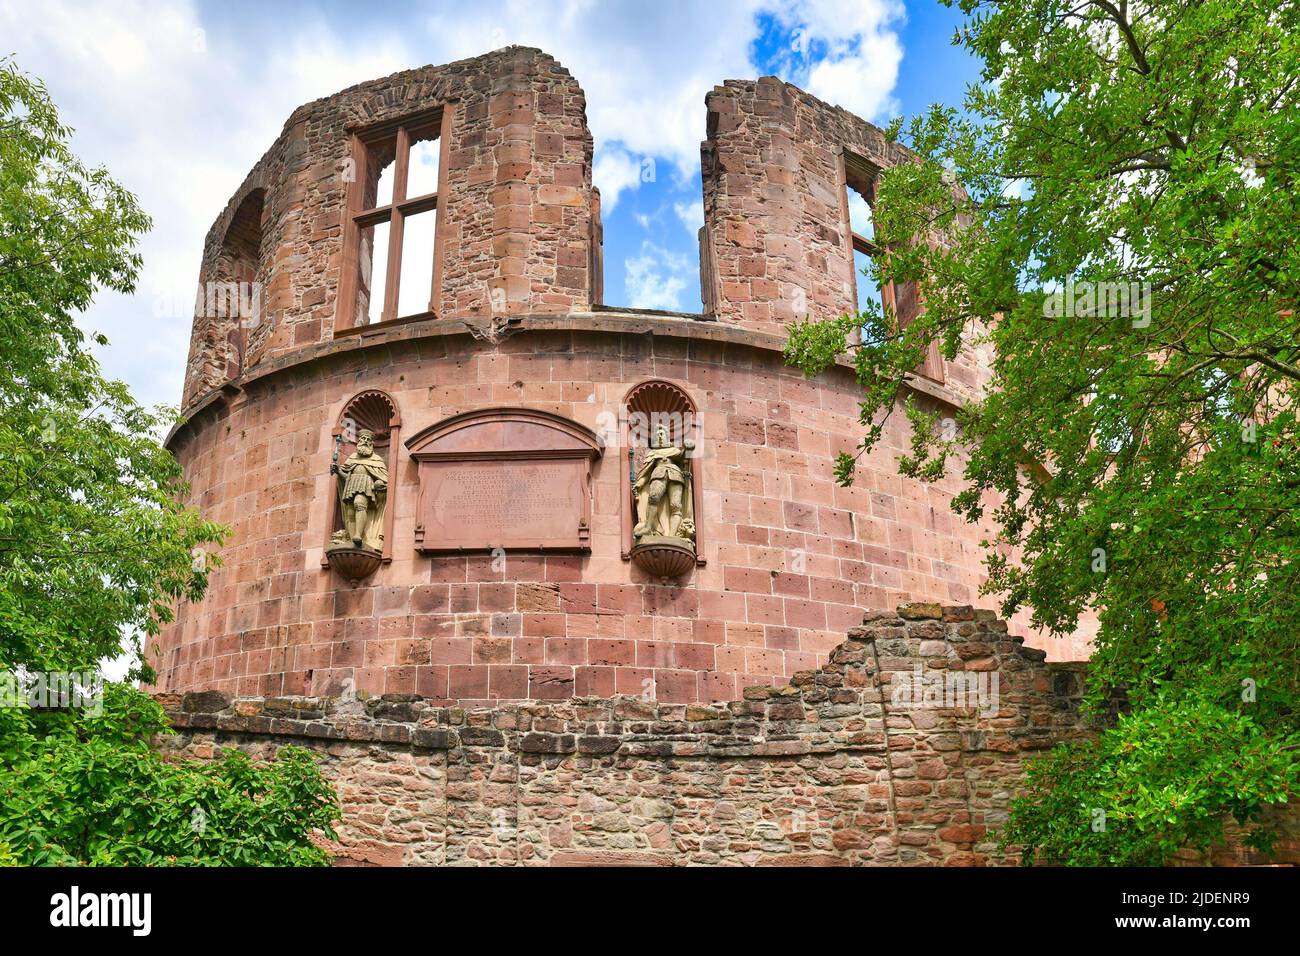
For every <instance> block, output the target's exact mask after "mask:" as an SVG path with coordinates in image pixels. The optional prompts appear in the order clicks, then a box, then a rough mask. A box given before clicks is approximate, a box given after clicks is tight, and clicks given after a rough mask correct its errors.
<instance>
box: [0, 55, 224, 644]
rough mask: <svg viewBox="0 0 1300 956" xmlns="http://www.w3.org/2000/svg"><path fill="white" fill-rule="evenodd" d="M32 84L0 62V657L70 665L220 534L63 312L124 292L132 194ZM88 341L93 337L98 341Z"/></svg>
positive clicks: (141, 614) (193, 583)
mask: <svg viewBox="0 0 1300 956" xmlns="http://www.w3.org/2000/svg"><path fill="white" fill-rule="evenodd" d="M69 135H70V130H68V129H67V128H66V127H64V126H62V125H60V123H59V119H58V114H57V112H56V110H55V107H54V104H53V103H52V102H51V101H50V99H49V97H48V95H47V94H46V93H45V90H44V88H43V87H42V86H41V85H40V84H39V83H38V82H36V81H34V80H32V79H30V78H29V77H27V76H25V75H23V74H21V73H20V72H18V70H17V68H16V67H15V66H14V64H13V63H12V62H9V61H0V666H5V665H8V666H13V665H15V664H26V665H29V666H33V667H63V668H68V669H73V668H75V669H80V668H83V667H86V666H89V665H93V664H94V662H96V661H97V660H99V659H100V658H101V657H105V656H115V655H116V654H117V653H118V650H119V647H120V645H121V642H122V634H123V632H124V630H125V631H128V632H129V633H132V634H134V633H137V632H144V633H146V634H148V633H153V632H155V631H156V630H157V627H158V625H159V623H160V622H163V621H166V620H168V619H169V618H170V616H171V610H170V608H171V606H172V604H173V603H174V602H175V601H176V600H177V599H180V598H190V599H193V598H196V597H198V596H199V595H201V594H202V592H203V588H204V587H205V586H206V582H207V572H208V564H207V562H206V561H196V560H195V553H196V552H195V549H200V548H202V547H203V546H204V545H207V544H209V543H211V542H214V541H217V540H218V539H219V537H220V529H219V528H218V527H217V526H216V525H213V524H211V523H209V522H206V521H203V520H202V519H201V518H200V517H199V516H198V515H197V513H195V512H193V511H191V510H189V509H186V508H184V507H183V506H182V505H181V504H180V501H179V494H180V492H181V491H182V490H183V489H182V486H181V484H180V468H179V466H178V464H177V463H176V460H175V458H173V457H172V456H171V454H170V453H169V452H168V451H167V450H166V449H164V448H163V447H162V446H161V445H160V444H159V443H158V441H157V437H156V433H157V432H158V431H159V429H160V428H161V427H162V426H164V425H165V424H166V423H167V422H168V421H170V420H174V416H168V415H167V414H166V412H165V411H164V410H163V409H156V410H153V411H149V410H146V409H143V408H141V407H140V406H139V405H137V404H136V403H135V401H134V400H133V399H132V398H131V396H130V394H129V393H128V392H127V389H126V387H125V386H124V385H123V384H122V383H120V382H114V381H108V380H106V379H105V378H104V377H103V376H102V375H101V374H100V370H99V365H98V363H97V362H96V361H95V358H94V356H93V355H92V354H91V353H90V351H89V349H88V348H87V347H86V345H87V343H86V342H85V337H84V335H83V333H82V332H81V330H80V329H78V328H77V326H76V323H75V321H74V314H75V313H77V312H79V311H81V310H84V309H85V308H86V307H87V306H89V305H90V303H91V301H92V299H93V297H94V294H95V291H96V289H97V288H99V287H101V286H102V287H106V288H109V289H113V290H116V291H119V292H130V291H131V290H132V289H133V288H134V284H135V280H136V275H137V273H138V271H139V268H140V257H139V255H138V254H136V253H135V252H134V251H132V250H133V245H134V241H135V237H136V236H137V235H139V234H140V233H141V232H143V231H144V230H146V229H148V227H149V224H150V223H149V219H148V217H147V216H145V214H144V213H143V212H142V211H141V210H140V208H139V206H138V205H137V203H136V200H135V197H134V196H132V195H131V194H130V193H129V192H127V191H126V190H125V189H123V188H122V187H121V186H120V185H118V184H117V183H116V182H114V181H113V180H112V179H111V178H110V177H109V175H108V173H107V172H106V171H105V170H103V169H93V170H92V169H87V168H86V167H85V166H84V165H82V163H81V162H80V161H79V160H78V159H77V158H76V157H75V156H73V155H72V153H71V152H70V150H69V149H68V147H67V143H66V140H67V138H68V136H69ZM101 344H103V343H102V340H101Z"/></svg>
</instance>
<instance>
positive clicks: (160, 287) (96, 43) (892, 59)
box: [0, 0, 901, 404]
mask: <svg viewBox="0 0 1300 956" xmlns="http://www.w3.org/2000/svg"><path fill="white" fill-rule="evenodd" d="M33 6H34V5H33ZM760 13H767V14H770V15H771V16H773V17H775V18H777V20H778V21H779V22H781V23H783V24H786V25H788V26H790V27H792V28H793V27H795V26H798V27H799V28H801V29H803V30H804V32H805V34H806V36H807V37H809V38H810V39H811V40H812V41H813V42H812V47H811V48H810V53H811V54H812V55H811V56H809V57H804V56H802V55H801V54H798V52H797V51H793V52H792V56H791V58H788V61H783V62H782V63H781V64H778V65H779V66H780V72H781V73H782V75H784V76H786V77H787V78H788V79H790V80H791V81H793V82H796V83H801V85H806V86H808V87H809V88H810V89H811V90H812V92H814V93H816V94H817V95H820V96H823V97H826V98H828V99H832V100H834V101H836V102H841V103H842V104H843V105H845V106H847V107H849V108H851V109H855V110H857V111H859V112H862V113H864V114H865V115H867V116H868V117H870V116H871V115H873V114H874V112H875V111H877V110H879V109H883V108H885V106H884V105H883V104H886V103H887V100H888V94H889V90H890V89H891V88H892V85H893V83H894V79H895V76H896V72H897V59H898V56H899V55H901V53H900V51H899V47H898V43H897V39H896V38H895V37H894V35H893V33H892V32H891V30H892V26H893V25H895V24H896V23H897V22H899V19H900V17H901V8H900V7H899V6H898V5H897V3H896V2H895V0H852V2H849V3H830V2H826V0H798V2H796V3H794V5H793V6H788V5H787V4H784V3H782V2H780V0H715V2H713V3H710V4H708V5H704V4H698V3H695V2H691V0H667V2H664V3H660V4H650V5H648V4H644V3H641V2H640V0H621V2H615V0H609V2H600V3H597V2H596V0H555V2H552V3H539V2H536V0H484V2H481V3H478V4H475V5H473V6H472V7H469V6H461V5H457V6H455V7H451V6H439V7H438V8H437V12H435V13H433V14H428V15H424V18H423V19H413V17H418V16H420V15H417V14H405V15H402V14H398V13H390V14H385V15H382V16H381V15H380V14H378V13H375V14H374V15H373V16H369V17H367V18H365V22H364V23H363V24H361V25H360V26H358V25H357V24H356V23H354V22H353V21H352V20H351V19H350V18H351V15H352V14H351V13H350V12H349V11H348V10H346V9H344V10H341V11H340V12H339V14H338V16H337V17H335V16H334V15H333V14H330V13H328V12H327V11H323V12H320V13H314V14H313V13H310V12H303V11H302V10H300V9H299V10H294V11H293V12H286V11H284V10H283V9H278V8H272V7H267V8H252V9H251V10H249V9H242V8H241V9H239V10H236V11H231V10H228V9H226V8H223V7H219V6H213V7H206V6H205V7H202V8H199V7H198V6H196V4H194V3H193V2H190V0H173V2H171V3H147V2H145V0H121V2H119V3H116V4H114V5H113V6H112V8H111V9H105V8H103V7H96V6H90V5H86V4H83V3H74V2H72V0H47V2H44V3H42V4H40V5H39V8H35V9H33V8H28V7H27V5H23V4H18V3H8V4H0V36H4V37H5V38H6V41H7V43H6V44H5V47H4V49H5V50H6V51H8V50H13V51H16V53H17V60H18V64H19V66H20V68H22V69H24V70H26V71H27V72H29V73H33V74H35V75H37V76H39V77H41V78H42V79H44V80H45V81H46V83H47V84H48V86H49V89H50V92H51V94H52V96H53V97H54V100H55V102H56V103H57V104H58V105H59V106H60V108H61V111H62V114H63V118H64V120H65V122H67V123H68V124H69V125H72V126H73V127H75V128H76V130H77V133H76V136H75V137H74V140H73V148H74V150H75V151H76V152H77V153H78V154H79V155H81V156H82V157H83V158H84V159H85V160H86V161H87V162H90V163H92V164H103V165H105V166H107V167H108V169H109V170H110V172H111V173H112V174H113V175H114V176H115V177H116V178H118V179H119V180H121V181H122V182H123V183H124V184H125V185H126V186H127V187H128V188H130V189H132V190H133V191H135V192H136V193H137V194H138V195H139V197H140V199H141V202H142V203H143V204H144V206H145V209H146V211H148V212H149V213H150V214H151V215H152V216H153V219H154V231H153V232H152V233H150V234H149V235H148V236H147V237H145V238H144V239H143V241H142V244H141V252H142V254H143V256H144V260H145V267H144V271H143V273H142V275H141V278H140V282H139V287H138V288H139V291H138V293H137V294H136V295H135V296H133V297H128V296H120V295H115V294H103V295H101V296H100V297H99V300H98V301H97V302H96V304H95V305H94V306H93V307H92V309H91V310H90V312H89V313H88V315H87V316H86V317H85V319H84V323H83V324H84V325H85V326H86V327H88V328H93V329H95V330H98V331H103V332H104V333H106V334H107V335H108V336H109V338H110V340H111V341H112V343H113V345H112V347H111V348H110V349H108V350H107V352H106V353H105V354H104V356H103V360H104V364H105V367H106V369H107V371H108V372H109V373H110V374H112V375H114V376H117V377H120V378H123V379H125V380H126V381H127V382H128V383H129V384H130V385H131V387H132V389H133V391H134V393H135V394H136V396H137V397H138V398H139V399H140V400H141V401H143V402H146V403H154V402H170V403H173V404H174V403H176V402H177V401H178V399H179V396H180V390H181V380H182V376H183V372H184V365H185V356H186V354H187V352H188V349H189V336H190V317H189V314H188V312H182V313H180V314H176V313H175V312H169V314H168V315H167V316H166V317H164V318H155V317H154V314H153V313H154V307H153V306H154V302H155V299H156V298H157V297H158V296H159V295H160V294H161V295H169V296H172V297H173V298H176V299H178V300H179V301H182V302H186V301H192V299H193V290H194V288H195V282H196V281H197V272H198V264H199V257H200V255H201V253H202V247H203V240H204V236H205V235H206V233H207V230H208V228H209V227H210V226H211V224H212V222H213V220H214V219H215V218H216V216H217V215H218V214H219V213H220V212H221V210H222V209H223V208H224V207H225V204H226V202H227V200H228V199H229V198H230V196H231V194H232V193H233V191H234V190H235V189H236V188H237V187H238V185H239V183H240V182H242V180H243V179H244V177H245V175H246V174H247V172H248V171H249V169H250V168H251V167H252V166H253V164H254V163H256V162H257V160H258V159H259V158H260V157H261V155H262V154H263V152H265V150H266V149H267V148H268V147H269V146H270V145H271V143H272V142H273V141H274V139H275V137H276V135H278V133H279V131H280V129H281V128H282V126H283V124H284V121H285V120H286V119H287V118H288V117H289V114H290V113H291V112H292V111H293V110H294V109H295V108H296V107H297V106H299V105H301V104H302V103H305V102H308V101H310V100H312V99H315V98H317V97H321V96H328V95H330V94H332V93H335V92H337V91H338V90H340V89H343V88H345V87H347V86H350V85H352V84H354V83H357V82H360V81H363V80H367V79H373V78H376V77H380V76H384V75H386V74H388V73H392V72H395V71H397V70H401V69H409V68H412V67H415V66H419V65H422V64H425V63H446V62H449V61H451V60H455V59H460V58H464V57H469V56H474V55H476V54H479V53H483V52H486V51H488V50H491V49H496V48H499V47H502V46H505V45H507V44H511V43H520V44H526V45H530V46H537V47H541V48H542V49H544V50H546V51H547V52H549V53H551V54H552V55H554V56H555V57H556V58H557V59H558V60H559V61H560V62H561V63H563V64H564V66H565V67H567V68H568V69H569V71H570V72H571V73H572V74H573V75H574V76H575V77H576V78H577V79H578V81H579V82H580V83H581V84H582V87H583V89H584V91H585V92H586V95H587V117H588V122H589V124H590V126H591V129H592V132H593V135H594V137H595V147H596V154H595V162H594V170H593V173H594V177H595V180H596V183H597V184H598V185H599V186H600V187H601V191H602V199H603V202H604V208H605V210H606V211H607V212H608V211H612V210H613V209H614V208H615V206H616V205H617V203H618V202H619V201H620V198H621V197H622V195H623V194H624V193H625V192H626V191H627V190H636V189H639V188H640V187H641V184H642V183H643V182H644V181H645V176H644V173H645V171H646V166H645V165H644V163H645V162H646V161H647V160H650V161H656V160H657V161H658V169H657V175H658V176H659V177H661V178H662V177H665V176H667V177H669V178H672V179H675V180H676V184H677V186H679V187H680V186H681V185H683V184H685V183H686V182H688V181H689V180H691V179H692V178H693V177H694V176H695V174H696V173H697V171H698V168H699V166H698V164H699V143H700V140H701V139H703V137H704V132H705V131H704V122H705V113H704V97H705V94H706V93H707V92H708V91H709V90H710V89H712V88H713V87H714V86H715V85H717V84H719V83H721V82H722V81H723V80H724V79H728V78H745V77H755V76H758V75H760V74H761V73H764V72H770V69H764V68H763V67H762V66H760V65H758V64H756V63H754V62H753V59H752V57H753V55H754V50H755V46H754V43H755V41H756V40H757V39H758V36H759V30H760V25H759V22H758V19H757V15H758V14H760ZM822 60H825V61H826V62H825V63H823V62H821V61H822ZM683 205H684V206H686V207H688V208H689V210H690V216H691V219H690V223H698V221H699V215H698V213H697V212H696V210H695V208H694V207H695V206H696V205H697V204H694V203H690V204H683ZM674 211H675V212H678V215H679V216H683V213H682V212H681V211H678V210H677V209H676V206H674ZM682 221H683V223H684V224H688V225H689V223H687V220H686V218H684V217H683V219H682ZM626 266H627V269H628V276H629V283H630V284H629V294H631V295H634V296H636V297H637V298H638V299H639V300H640V301H639V304H641V305H645V306H647V307H652V306H651V303H652V302H653V303H655V304H656V305H655V306H654V307H669V308H670V307H672V305H673V304H675V303H676V302H677V300H678V297H679V294H680V293H681V291H682V290H683V289H684V288H685V286H686V282H687V280H686V279H685V278H683V277H682V276H681V275H680V274H679V273H680V270H679V269H678V268H677V267H676V266H675V265H674V264H672V263H670V262H668V261H667V260H666V259H664V258H663V257H662V256H657V257H656V256H654V255H652V256H650V258H649V259H647V257H646V253H645V251H644V250H643V253H642V255H641V256H638V257H637V258H636V259H634V260H632V261H631V262H629V263H627V264H626Z"/></svg>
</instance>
